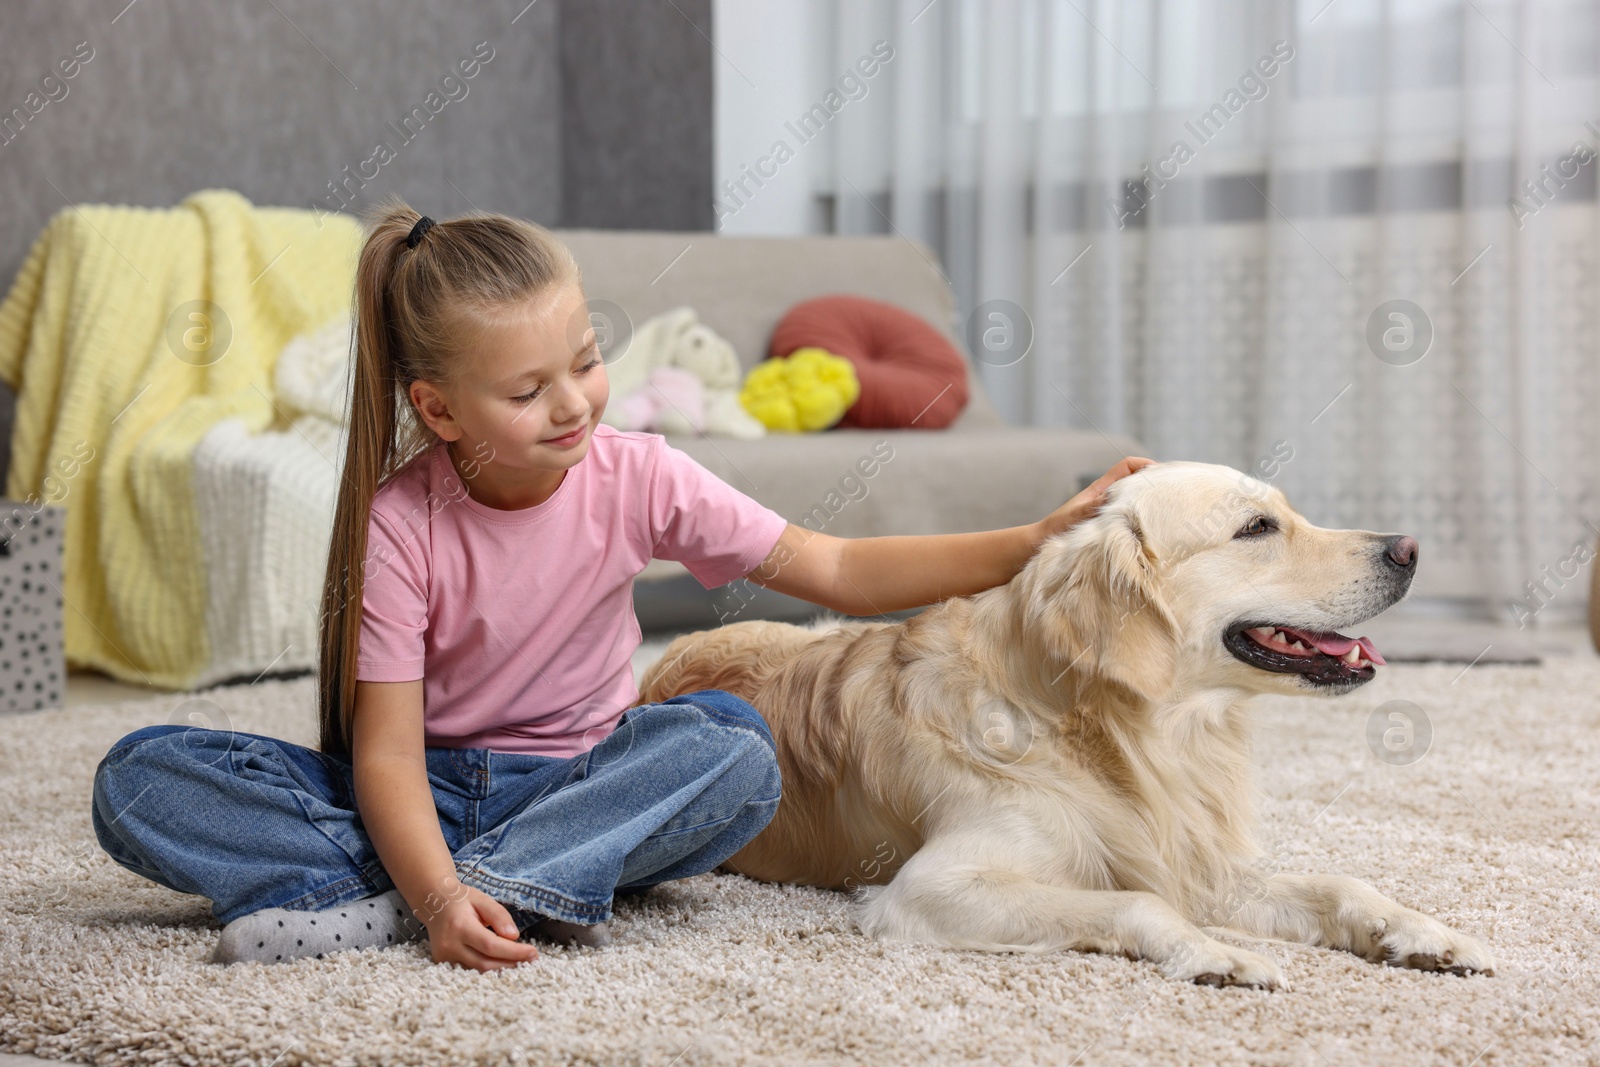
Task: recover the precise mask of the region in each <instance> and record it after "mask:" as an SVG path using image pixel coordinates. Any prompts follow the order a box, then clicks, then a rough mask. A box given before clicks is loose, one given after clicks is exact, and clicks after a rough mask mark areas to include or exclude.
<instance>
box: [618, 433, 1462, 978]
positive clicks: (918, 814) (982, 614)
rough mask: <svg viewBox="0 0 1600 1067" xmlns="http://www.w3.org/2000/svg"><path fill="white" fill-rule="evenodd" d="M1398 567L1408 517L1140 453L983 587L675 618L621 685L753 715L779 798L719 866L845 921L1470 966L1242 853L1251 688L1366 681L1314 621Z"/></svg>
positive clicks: (1365, 649)
mask: <svg viewBox="0 0 1600 1067" xmlns="http://www.w3.org/2000/svg"><path fill="white" fill-rule="evenodd" d="M1416 561H1417V543H1416V541H1415V540H1413V539H1412V538H1410V537H1402V536H1395V535H1391V534H1380V533H1371V532H1368V531H1364V530H1329V529H1323V528H1320V527H1317V526H1313V525H1312V524H1311V523H1309V522H1307V521H1306V520H1305V519H1304V518H1302V517H1301V516H1300V515H1298V514H1297V513H1296V512H1295V511H1294V510H1293V509H1292V508H1290V507H1289V504H1288V501H1287V500H1286V499H1285V498H1284V496H1283V494H1282V493H1281V492H1280V491H1279V490H1277V489H1275V488H1273V487H1271V486H1269V485H1267V484H1265V483H1262V482H1260V481H1257V480H1255V479H1252V478H1249V477H1247V476H1245V475H1243V474H1240V473H1238V472H1237V471H1233V470H1230V469H1228V468H1226V467H1218V466H1213V465H1210V464H1200V463H1160V464H1156V465H1153V466H1151V467H1148V468H1146V469H1144V470H1142V471H1140V472H1139V473H1137V474H1134V475H1132V476H1130V477H1127V478H1124V479H1122V480H1121V481H1118V482H1116V483H1115V484H1114V485H1113V486H1112V487H1111V489H1110V491H1109V493H1108V495H1107V499H1106V502H1105V504H1104V505H1103V506H1102V507H1101V509H1100V510H1099V512H1098V513H1097V514H1096V515H1095V516H1094V517H1093V518H1090V519H1088V520H1086V521H1084V522H1081V523H1079V524H1078V525H1076V526H1075V527H1073V528H1072V529H1070V530H1068V531H1067V532H1065V533H1062V534H1060V535H1058V536H1056V537H1052V538H1050V539H1049V540H1047V541H1045V542H1044V543H1043V544H1042V545H1041V546H1040V547H1039V549H1038V550H1037V551H1036V552H1035V553H1034V555H1033V557H1032V558H1031V559H1030V560H1029V562H1028V563H1027V565H1026V566H1025V567H1024V568H1023V569H1022V570H1021V571H1020V572H1019V573H1018V574H1017V575H1016V577H1015V578H1013V579H1012V580H1011V581H1010V582H1008V583H1007V584H1005V585H1002V586H996V587H995V588H993V589H988V590H985V591H983V592H981V593H978V594H977V595H975V596H965V597H954V598H951V599H949V600H945V601H942V602H940V603H938V604H934V605H931V606H929V607H928V608H926V609H924V610H923V611H922V612H921V613H920V614H918V615H916V616H915V617H913V618H911V619H908V620H907V621H905V622H900V623H884V622H863V621H852V622H843V623H839V622H838V621H837V620H830V621H824V622H822V623H820V624H816V625H813V626H812V627H802V626H792V625H787V624H783V623H775V622H765V621H750V622H740V623H735V624H731V625H727V626H723V627H720V628H718V629H714V630H705V631H700V632H697V633H691V634H685V635H682V636H680V637H678V638H677V639H676V640H675V641H673V642H672V643H671V645H669V646H668V648H667V649H666V651H665V653H664V654H663V656H662V657H661V659H660V660H659V661H658V662H657V663H656V664H655V665H653V666H652V667H651V668H650V669H649V670H648V671H646V673H645V676H644V678H643V680H642V684H641V687H640V688H641V697H642V700H643V701H659V700H664V699H666V698H667V697H669V696H673V695H675V694H679V693H687V692H692V691H694V690H697V689H723V690H726V691H728V692H730V693H734V694H736V695H738V696H740V697H742V698H744V699H745V700H747V701H749V702H750V703H751V704H753V705H754V706H755V707H756V708H758V709H760V711H761V713H762V715H763V716H764V717H765V719H766V721H767V722H768V724H769V725H770V726H771V729H772V734H773V737H774V739H775V740H776V742H777V748H778V759H779V766H780V768H781V771H782V774H783V799H782V801H781V802H780V804H779V806H778V811H777V814H776V815H775V816H774V817H773V820H772V822H771V823H769V824H768V825H767V827H766V828H765V829H764V830H763V831H762V832H761V833H760V834H759V835H757V836H756V837H755V838H754V839H753V840H752V841H751V842H750V843H749V844H748V845H746V846H745V847H744V848H743V849H742V850H740V851H739V852H738V853H736V854H735V855H734V856H733V857H731V858H730V860H729V861H728V862H727V863H726V864H724V865H723V867H722V868H720V869H721V870H727V871H735V872H738V873H741V874H744V875H747V876H749V877H751V878H756V879H760V880H762V881H772V882H791V883H799V884H804V885H812V886H821V887H827V888H835V889H855V897H854V899H853V901H852V911H853V914H854V917H855V919H856V921H857V923H858V924H859V925H860V927H861V929H862V930H863V931H864V932H865V933H866V934H868V935H869V936H872V937H876V938H888V939H897V940H911V941H918V942H924V943H927V944H932V945H940V946H945V947H949V948H955V949H978V950H987V951H996V952H1003V951H1020V952H1046V951H1051V950H1055V949H1075V950H1079V951H1091V952H1120V953H1123V954H1126V955H1129V956H1132V957H1135V958H1139V959H1145V960H1150V961H1152V962H1153V963H1154V964H1156V965H1157V966H1158V967H1159V968H1160V970H1161V971H1162V973H1164V974H1165V975H1167V976H1168V977H1169V978H1174V979H1184V980H1192V981H1195V982H1200V983H1203V984H1208V985H1242V986H1253V987H1258V988H1267V989H1270V988H1274V987H1278V986H1282V985H1284V980H1283V977H1282V975H1281V974H1280V972H1279V969H1278V967H1277V965H1276V964H1274V963H1273V962H1272V961H1271V960H1269V959H1267V958H1266V957H1264V956H1261V955H1259V954H1257V953H1255V952H1250V951H1246V950H1245V949H1242V948H1237V947H1234V946H1233V945H1230V944H1227V943H1225V942H1222V941H1219V940H1217V939H1215V938H1213V937H1211V936H1208V934H1207V933H1206V932H1205V930H1204V929H1202V926H1209V927H1212V928H1218V927H1222V928H1230V929H1234V930H1237V931H1241V932H1243V933H1245V934H1247V935H1254V936H1259V937H1265V938H1276V939H1286V940H1291V941H1296V942H1303V943H1308V944H1314V945H1322V946H1326V947H1328V948H1336V949H1344V950H1346V951H1349V952H1354V953H1356V954H1358V955H1360V956H1363V957H1365V958H1367V959H1369V960H1371V961H1373V962H1380V961H1381V962H1386V963H1389V964H1392V965H1395V966H1405V967H1413V968H1418V969H1421V970H1432V971H1449V972H1453V973H1455V974H1469V973H1482V974H1490V973H1492V967H1493V960H1492V957H1491V955H1490V953H1489V951H1488V949H1487V948H1486V947H1485V946H1484V945H1482V944H1481V943H1480V942H1478V941H1476V940H1474V939H1473V938H1471V937H1468V936H1466V935H1464V934H1460V933H1457V932H1455V931H1454V930H1452V929H1450V928H1449V927H1447V926H1445V925H1444V924H1442V923H1440V922H1439V921H1437V920H1435V919H1433V918H1431V917H1429V916H1427V915H1424V914H1422V913H1421V912H1418V911H1414V910H1412V909H1411V908H1407V907H1405V906H1403V905H1401V904H1397V903H1395V902H1394V901H1392V900H1389V899H1387V898H1386V897H1384V896H1382V895H1381V894H1379V893H1378V892H1377V891H1376V890H1375V889H1373V888H1372V887H1371V886H1369V885H1367V884H1366V883H1364V882H1361V881H1358V880H1357V879H1355V878H1350V877H1344V876H1339V875H1327V874H1289V873H1282V872H1278V871H1275V870H1272V869H1271V864H1270V863H1268V864H1265V866H1264V865H1263V857H1264V853H1263V850H1262V849H1261V848H1260V847H1259V846H1258V844H1257V842H1256V841H1255V839H1254V838H1253V836H1252V823H1253V815H1252V793H1253V776H1252V764H1251V756H1250V747H1249V735H1250V729H1249V706H1250V702H1251V699H1252V698H1253V697H1254V696H1255V695H1256V694H1258V693H1285V694H1306V693H1319V694H1330V695H1331V694H1339V693H1347V692H1350V691H1351V690H1353V689H1355V688H1357V687H1358V686H1361V685H1363V684H1365V683H1366V682H1368V681H1370V680H1371V679H1372V678H1373V677H1374V674H1375V671H1376V667H1377V666H1378V665H1381V664H1382V663H1383V659H1382V657H1381V656H1380V655H1379V654H1378V653H1377V652H1376V651H1375V650H1374V649H1373V647H1372V645H1371V643H1370V642H1368V641H1367V640H1366V639H1365V638H1350V637H1344V636H1341V635H1340V634H1339V633H1338V631H1339V630H1341V629H1346V628H1349V627H1353V626H1356V625H1359V624H1360V623H1362V622H1365V621H1366V620H1368V619H1370V618H1372V617H1373V616H1374V615H1377V614H1378V613H1379V612H1381V611H1383V610H1384V609H1385V608H1388V607H1389V606H1391V605H1392V604H1394V603H1395V602H1396V601H1398V600H1400V599H1401V598H1402V597H1404V596H1405V594H1406V592H1407V591H1408V589H1409V588H1410V585H1411V579H1412V576H1413V574H1414V573H1415V569H1416Z"/></svg>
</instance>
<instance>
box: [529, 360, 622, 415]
mask: <svg viewBox="0 0 1600 1067" xmlns="http://www.w3.org/2000/svg"><path fill="white" fill-rule="evenodd" d="M603 362H604V360H602V359H601V358H600V357H599V356H598V355H597V356H595V357H594V358H593V359H591V360H590V361H589V362H587V363H585V364H584V365H583V366H581V367H579V368H578V370H577V373H579V374H587V373H589V372H590V371H592V370H594V368H596V367H598V366H599V365H600V364H601V363H603ZM542 392H544V390H543V389H535V390H534V391H533V392H531V393H524V394H522V395H521V396H514V397H512V398H511V400H512V402H513V403H517V404H527V403H529V402H531V401H532V400H533V399H534V398H535V397H537V396H538V395H539V394H540V393H542Z"/></svg>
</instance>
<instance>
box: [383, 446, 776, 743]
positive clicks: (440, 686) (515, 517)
mask: <svg viewBox="0 0 1600 1067" xmlns="http://www.w3.org/2000/svg"><path fill="white" fill-rule="evenodd" d="M787 525H788V524H787V522H786V521H785V520H784V518H783V516H782V515H779V514H778V513H777V512H776V511H773V510H772V509H770V508H768V507H766V506H764V505H762V504H759V503H757V502H756V501H755V500H752V499H751V498H750V497H748V496H746V495H744V494H743V493H741V492H739V491H738V490H737V489H735V488H733V486H731V485H729V484H728V483H727V482H724V481H723V480H722V479H720V478H718V477H717V476H716V475H714V474H712V473H711V472H710V471H708V470H706V469H705V468H704V467H702V466H701V465H700V464H699V463H697V462H695V460H694V459H693V458H692V457H690V456H689V454H688V453H686V452H683V451H680V450H679V449H676V448H673V447H671V446H670V445H668V444H667V441H666V439H665V438H664V437H662V436H661V435H660V434H652V433H632V432H623V431H620V430H617V429H614V428H612V427H610V426H607V425H605V424H604V423H600V424H598V425H596V426H595V428H594V435H593V437H592V439H591V441H590V444H589V453H588V455H586V456H584V458H583V459H582V460H581V461H580V462H579V463H578V464H577V465H576V466H574V467H571V468H569V469H568V471H567V474H566V477H565V478H563V479H562V481H561V484H560V486H559V487H557V489H556V491H555V493H554V494H553V495H552V496H551V497H550V498H549V499H548V500H546V501H545V502H544V503H542V504H539V505H537V506H535V507H531V508H523V509H521V510H518V511H503V510H501V509H499V508H492V507H489V506H488V505H486V504H484V503H482V502H481V501H478V500H474V499H473V498H472V497H471V496H469V495H468V494H467V492H466V487H465V486H464V485H463V483H462V481H461V478H460V476H459V475H458V474H457V473H456V471H455V468H454V466H453V465H452V464H451V462H450V457H449V455H448V453H447V452H446V450H445V444H444V442H443V441H442V440H441V441H440V442H439V443H437V444H436V445H434V446H433V447H432V448H430V449H428V450H427V451H426V452H425V453H423V454H421V455H419V456H417V457H416V458H415V459H414V460H413V461H412V462H411V463H410V464H408V465H407V466H406V467H405V469H403V470H402V471H400V472H399V473H398V474H396V475H395V476H394V478H393V479H391V480H390V481H389V482H388V483H387V484H385V485H384V486H383V487H382V488H381V489H379V490H378V493H377V496H376V497H375V498H374V500H373V502H372V515H371V519H370V523H369V532H368V534H367V538H368V541H367V564H366V571H365V573H366V581H365V590H364V593H363V596H362V604H361V645H360V652H359V655H358V657H357V667H356V677H357V678H358V679H360V680H362V681H372V682H403V681H411V680H414V679H417V678H422V679H424V682H423V701H424V703H423V709H424V710H423V716H424V719H423V733H424V743H425V744H427V745H430V746H440V747H446V748H491V749H497V750H499V751H502V752H530V753H536V754H539V755H548V756H563V757H565V756H575V755H578V754H579V753H582V752H586V751H588V750H589V749H590V748H592V747H594V745H596V744H597V743H599V742H600V741H602V740H604V739H605V737H606V736H607V735H608V734H610V733H611V731H612V730H613V729H614V728H615V727H616V722H617V719H618V718H619V717H621V715H622V713H623V712H624V711H626V710H627V709H629V708H632V707H635V706H637V704H638V698H639V690H638V687H637V685H636V684H635V682H634V677H633V668H632V664H631V660H630V657H631V656H632V655H633V652H634V650H635V649H637V648H638V647H639V644H640V642H641V641H642V636H641V634H640V632H639V620H638V617H637V616H636V615H635V614H634V611H633V584H632V583H633V577H634V575H636V574H638V573H639V572H640V571H642V570H643V569H644V567H645V565H646V564H647V563H648V562H649V561H650V559H651V558H652V557H655V558H658V559H671V560H678V561H680V562H682V563H683V565H684V566H685V567H686V568H687V569H688V570H689V572H690V573H691V574H693V575H694V576H695V578H696V579H698V580H699V582H700V584H701V585H703V586H705V587H706V588H707V589H712V588H715V587H716V586H719V585H722V584H724V583H726V582H730V581H732V580H733V579H735V578H738V577H741V576H743V575H745V574H748V573H750V572H751V571H752V570H754V569H755V568H756V567H757V566H759V565H760V563H761V562H762V561H763V560H764V559H766V557H767V554H768V553H769V552H771V551H772V549H773V547H774V546H775V545H776V544H777V543H778V537H779V536H780V535H781V534H782V533H783V531H784V529H785V527H786V526H787Z"/></svg>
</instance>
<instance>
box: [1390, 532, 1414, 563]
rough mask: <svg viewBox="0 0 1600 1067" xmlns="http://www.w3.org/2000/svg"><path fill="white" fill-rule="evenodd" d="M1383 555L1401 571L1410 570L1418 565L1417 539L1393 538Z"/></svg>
mask: <svg viewBox="0 0 1600 1067" xmlns="http://www.w3.org/2000/svg"><path fill="white" fill-rule="evenodd" d="M1383 554H1384V555H1385V556H1387V557H1388V558H1389V562H1390V563H1393V564H1394V565H1395V566H1396V567H1399V568H1400V569H1401V570H1410V569H1411V568H1412V567H1415V566H1416V565H1417V539H1416V538H1415V537H1406V536H1401V537H1395V538H1391V539H1390V541H1389V547H1388V548H1387V549H1385V550H1384V553H1383Z"/></svg>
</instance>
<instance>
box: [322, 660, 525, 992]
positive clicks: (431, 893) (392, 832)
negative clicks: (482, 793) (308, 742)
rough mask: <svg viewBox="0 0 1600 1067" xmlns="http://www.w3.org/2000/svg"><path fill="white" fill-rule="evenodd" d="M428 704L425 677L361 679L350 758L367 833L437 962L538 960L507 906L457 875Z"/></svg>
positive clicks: (488, 966) (497, 964) (486, 964)
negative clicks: (435, 782) (436, 796)
mask: <svg viewBox="0 0 1600 1067" xmlns="http://www.w3.org/2000/svg"><path fill="white" fill-rule="evenodd" d="M422 707H423V703H422V680H421V679H417V680H416V681H412V682H361V681H358V682H356V708H355V716H354V718H353V721H352V722H351V730H350V732H351V737H350V750H351V759H350V762H351V765H352V769H353V772H354V779H355V792H356V807H357V809H358V810H359V812H360V814H361V821H362V823H363V824H364V825H365V827H366V831H367V837H368V838H369V839H370V840H371V841H372V845H373V848H375V849H376V850H377V852H378V858H379V859H380V860H381V861H382V862H383V868H384V870H386V871H388V872H389V877H390V878H391V879H392V880H393V881H394V885H395V888H396V889H398V890H400V895H401V896H403V897H405V898H406V903H407V904H409V905H410V906H411V913H412V914H413V915H415V916H416V917H417V918H418V919H419V920H421V922H422V923H423V925H425V926H426V927H427V928H428V941H429V944H430V946H431V947H432V950H433V959H434V961H435V962H437V963H458V964H461V965H462V966H464V967H471V968H473V969H475V970H479V971H490V970H498V969H500V968H503V967H514V966H516V965H517V964H518V963H521V962H523V961H524V960H531V959H537V958H538V956H539V950H538V949H537V948H536V947H534V946H533V945H531V944H525V943H523V942H521V941H519V940H517V927H516V924H515V923H514V922H512V920H511V913H510V912H508V911H506V909H505V906H504V905H502V904H500V903H499V902H498V901H496V900H494V899H492V898H491V897H489V896H488V895H487V894H485V893H483V892H482V891H480V890H477V889H474V888H472V887H471V886H466V885H463V884H462V883H461V881H460V880H459V879H458V878H457V877H456V868H455V861H454V860H453V859H451V856H450V849H449V847H448V846H447V845H446V844H445V842H444V834H443V832H442V831H440V829H439V812H438V809H436V808H435V807H434V803H433V792H432V790H431V789H429V787H428V770H427V762H426V758H425V757H426V750H425V749H424V747H423V732H422ZM490 927H492V929H490Z"/></svg>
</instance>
